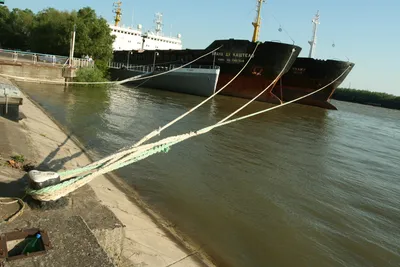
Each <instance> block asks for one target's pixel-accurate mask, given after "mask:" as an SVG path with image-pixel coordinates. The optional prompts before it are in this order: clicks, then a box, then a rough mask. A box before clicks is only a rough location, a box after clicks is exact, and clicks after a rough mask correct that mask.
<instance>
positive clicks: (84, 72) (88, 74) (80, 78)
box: [74, 68, 107, 86]
mask: <svg viewBox="0 0 400 267" xmlns="http://www.w3.org/2000/svg"><path fill="white" fill-rule="evenodd" d="M105 81H107V79H105V78H104V74H103V72H102V71H101V70H100V69H98V68H82V69H79V70H78V72H77V73H76V78H75V79H74V82H105ZM78 86H82V84H78ZM91 86H93V85H91ZM96 86H98V85H96Z"/></svg>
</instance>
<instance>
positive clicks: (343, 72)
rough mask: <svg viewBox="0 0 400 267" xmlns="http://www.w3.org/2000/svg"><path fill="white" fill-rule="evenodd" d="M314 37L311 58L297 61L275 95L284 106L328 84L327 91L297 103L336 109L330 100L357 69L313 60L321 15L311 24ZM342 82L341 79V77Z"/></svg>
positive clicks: (278, 86) (336, 63)
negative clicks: (284, 103) (348, 76)
mask: <svg viewBox="0 0 400 267" xmlns="http://www.w3.org/2000/svg"><path fill="white" fill-rule="evenodd" d="M312 23H313V37H312V40H311V41H310V42H309V43H310V46H311V47H310V52H309V57H308V58H307V57H298V58H297V59H296V61H295V62H294V64H293V65H292V67H291V68H290V70H289V71H288V72H287V73H286V74H285V75H284V76H283V77H282V79H281V80H280V81H279V82H278V83H277V85H276V86H275V87H274V89H273V90H272V92H273V93H274V94H275V95H277V96H278V97H279V98H280V99H281V100H282V101H283V102H286V101H290V100H294V99H296V98H299V97H301V96H304V95H307V94H309V93H311V92H314V91H316V90H318V89H320V88H322V87H324V86H326V85H328V84H330V83H331V82H332V81H335V80H336V81H335V82H334V83H333V84H331V85H329V86H328V87H327V88H325V89H323V90H321V91H319V92H317V93H315V94H313V95H311V96H309V97H306V98H304V99H302V100H299V101H297V103H300V104H305V105H311V106H317V107H322V108H326V109H336V107H335V106H333V105H332V104H331V103H329V100H330V98H331V96H332V95H333V93H334V92H335V90H336V88H337V87H338V86H339V85H340V84H341V83H342V82H343V81H344V80H345V79H346V77H347V75H348V74H349V73H350V71H351V70H352V69H353V67H354V63H352V62H348V61H339V60H319V59H315V58H313V53H314V51H315V45H316V33H317V25H318V24H319V13H318V12H317V14H316V16H315V17H314V19H313V20H312ZM339 76H340V78H339V79H338V77H339Z"/></svg>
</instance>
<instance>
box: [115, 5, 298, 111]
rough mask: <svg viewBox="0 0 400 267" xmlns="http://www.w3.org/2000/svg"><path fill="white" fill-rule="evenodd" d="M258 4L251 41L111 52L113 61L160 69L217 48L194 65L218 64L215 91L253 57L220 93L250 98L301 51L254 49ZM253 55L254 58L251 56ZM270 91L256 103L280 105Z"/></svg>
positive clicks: (274, 46) (273, 46) (275, 45)
mask: <svg viewBox="0 0 400 267" xmlns="http://www.w3.org/2000/svg"><path fill="white" fill-rule="evenodd" d="M257 3H258V6H257V7H258V8H257V18H256V20H255V22H253V26H254V33H253V40H252V41H248V40H236V39H226V40H215V41H214V42H212V43H211V44H210V45H209V46H208V47H207V48H205V49H185V50H144V51H143V50H142V51H114V58H113V61H114V62H117V63H125V62H129V64H134V65H140V66H153V67H155V66H158V67H159V68H160V67H162V66H163V65H164V66H166V67H167V66H171V65H176V64H185V63H188V62H190V61H193V60H194V59H196V58H198V57H200V56H202V55H204V54H206V53H207V52H210V51H212V50H214V49H216V48H218V47H220V48H219V49H218V50H217V51H216V52H214V53H213V54H210V55H208V56H206V57H204V58H201V59H199V60H198V61H196V62H195V63H194V64H196V65H205V66H214V65H217V66H218V67H219V68H220V74H219V78H218V82H217V87H216V89H217V90H218V89H220V88H221V87H222V86H224V85H225V84H227V83H228V82H229V81H231V80H232V79H233V78H234V76H235V75H236V74H238V73H239V71H240V70H241V69H242V68H243V66H244V65H245V64H246V62H247V61H248V60H249V58H250V57H252V58H251V60H250V62H249V64H248V65H247V67H246V68H245V69H244V70H243V71H242V72H241V74H240V75H239V76H238V77H237V78H236V79H234V80H233V82H231V83H230V84H229V85H228V86H227V87H226V88H225V89H224V90H223V91H222V92H221V93H220V94H222V95H229V96H234V97H241V98H252V97H254V96H256V95H257V94H259V93H260V92H261V91H262V90H264V89H265V88H266V87H267V86H268V85H269V84H270V83H271V82H272V81H273V80H274V79H275V78H276V77H277V76H278V75H279V74H280V73H281V72H282V71H283V73H285V72H287V71H288V70H289V69H290V67H291V65H292V64H293V63H294V61H295V60H296V58H297V56H298V55H299V53H300V51H301V47H299V46H296V45H292V44H285V43H280V42H263V43H261V42H259V43H258V47H257V49H256V46H257V42H256V40H257V39H258V33H259V28H260V11H261V5H262V3H263V0H257ZM254 51H255V52H254ZM253 52H254V55H253V56H252V54H253ZM113 73H114V75H113V76H114V77H113V78H121V77H118V72H117V71H113ZM125 73H126V72H125ZM125 77H126V76H125ZM178 82H179V81H178ZM133 83H134V82H133ZM272 89H273V87H272V86H271V88H270V89H269V91H267V92H265V94H263V95H262V96H260V98H259V99H258V100H261V101H268V102H272V103H280V100H279V99H278V98H277V97H276V96H275V95H274V94H273V93H272V92H271V91H272Z"/></svg>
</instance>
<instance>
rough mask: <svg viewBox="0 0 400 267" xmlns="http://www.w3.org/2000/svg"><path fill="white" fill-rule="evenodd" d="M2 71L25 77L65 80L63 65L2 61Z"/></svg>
mask: <svg viewBox="0 0 400 267" xmlns="http://www.w3.org/2000/svg"><path fill="white" fill-rule="evenodd" d="M0 73H2V74H7V75H12V76H18V77H25V78H38V79H46V80H64V78H63V76H62V67H60V66H51V65H50V66H47V65H45V66H44V65H34V64H29V63H24V64H21V63H9V62H0Z"/></svg>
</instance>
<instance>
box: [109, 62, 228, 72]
mask: <svg viewBox="0 0 400 267" xmlns="http://www.w3.org/2000/svg"><path fill="white" fill-rule="evenodd" d="M181 66H183V64H179V65H177V64H171V65H168V66H166V65H154V66H152V65H134V64H129V65H127V64H125V63H121V62H112V61H110V62H109V63H108V67H109V68H112V69H126V70H131V71H140V72H153V71H168V70H172V69H175V68H179V67H181ZM184 68H188V69H219V68H220V67H219V66H216V65H214V66H213V65H189V66H185V67H184Z"/></svg>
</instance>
